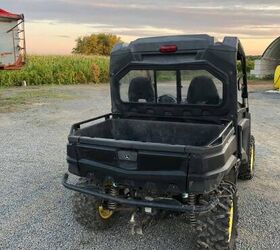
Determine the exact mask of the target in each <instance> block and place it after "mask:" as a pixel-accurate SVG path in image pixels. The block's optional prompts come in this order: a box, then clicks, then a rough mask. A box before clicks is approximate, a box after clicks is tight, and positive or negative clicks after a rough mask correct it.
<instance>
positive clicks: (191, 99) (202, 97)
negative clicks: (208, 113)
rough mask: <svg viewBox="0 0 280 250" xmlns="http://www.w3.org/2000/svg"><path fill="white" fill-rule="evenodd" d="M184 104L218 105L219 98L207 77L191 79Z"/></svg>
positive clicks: (213, 84)
mask: <svg viewBox="0 0 280 250" xmlns="http://www.w3.org/2000/svg"><path fill="white" fill-rule="evenodd" d="M186 102H187V103H190V104H210V105H211V104H212V105H214V104H219V103H220V97H219V94H218V90H217V87H216V85H215V83H214V82H213V80H212V79H211V78H209V77H207V76H197V77H195V78H193V79H192V81H191V83H190V86H189V88H188V95H187V100H186Z"/></svg>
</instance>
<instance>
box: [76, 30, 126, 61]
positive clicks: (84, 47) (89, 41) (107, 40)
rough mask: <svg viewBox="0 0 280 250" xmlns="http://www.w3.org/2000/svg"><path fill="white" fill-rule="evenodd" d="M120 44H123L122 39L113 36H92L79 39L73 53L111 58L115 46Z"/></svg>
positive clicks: (103, 34) (101, 34) (104, 34)
mask: <svg viewBox="0 0 280 250" xmlns="http://www.w3.org/2000/svg"><path fill="white" fill-rule="evenodd" d="M120 42H122V41H121V38H120V37H118V36H116V35H113V34H106V33H100V34H91V35H89V36H83V37H79V38H78V39H77V40H76V46H75V48H73V51H72V53H73V54H84V55H102V56H109V55H110V53H111V50H112V48H113V47H114V46H115V44H117V43H120Z"/></svg>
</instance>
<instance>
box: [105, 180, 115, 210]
mask: <svg viewBox="0 0 280 250" xmlns="http://www.w3.org/2000/svg"><path fill="white" fill-rule="evenodd" d="M108 193H109V194H110V195H112V196H117V195H118V190H117V188H116V187H114V186H113V185H112V186H110V187H109V188H108ZM117 205H118V204H117V203H116V202H114V201H108V203H107V206H108V209H110V210H115V209H116V208H117Z"/></svg>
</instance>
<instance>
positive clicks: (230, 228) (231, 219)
mask: <svg viewBox="0 0 280 250" xmlns="http://www.w3.org/2000/svg"><path fill="white" fill-rule="evenodd" d="M233 214H234V210H233V202H232V203H231V204H230V210H229V221H228V242H230V240H231V235H232V228H233Z"/></svg>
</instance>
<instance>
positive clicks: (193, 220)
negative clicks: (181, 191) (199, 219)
mask: <svg viewBox="0 0 280 250" xmlns="http://www.w3.org/2000/svg"><path fill="white" fill-rule="evenodd" d="M195 201H196V196H195V194H189V197H188V204H189V205H193V206H194V205H195ZM189 218H190V224H191V225H192V226H194V225H195V224H196V216H195V214H194V213H190V216H189Z"/></svg>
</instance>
